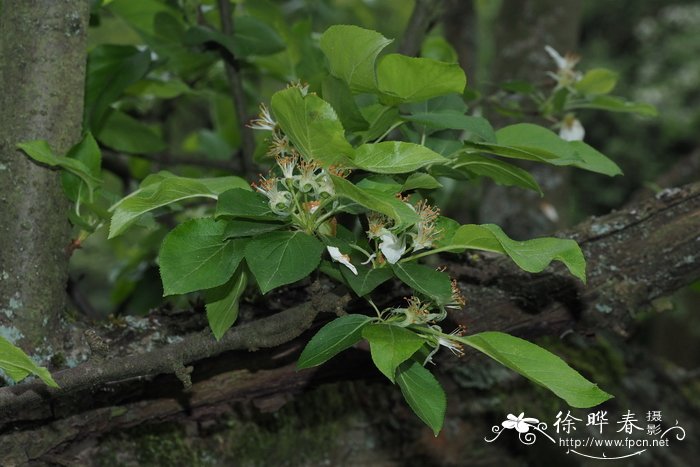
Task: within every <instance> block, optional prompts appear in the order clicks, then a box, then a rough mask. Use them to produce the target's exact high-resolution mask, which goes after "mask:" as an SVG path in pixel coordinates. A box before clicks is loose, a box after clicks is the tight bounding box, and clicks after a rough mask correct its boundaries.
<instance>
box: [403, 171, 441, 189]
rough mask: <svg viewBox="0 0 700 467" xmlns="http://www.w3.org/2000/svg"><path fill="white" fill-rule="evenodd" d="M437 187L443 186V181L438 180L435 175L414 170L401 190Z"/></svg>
mask: <svg viewBox="0 0 700 467" xmlns="http://www.w3.org/2000/svg"><path fill="white" fill-rule="evenodd" d="M437 188H442V183H440V182H438V181H437V180H436V179H435V177H433V176H432V175H428V174H427V173H424V172H414V173H412V174H411V175H409V176H408V178H407V179H406V181H405V182H404V183H403V186H402V187H401V190H400V191H410V190H419V189H425V190H435V189H437Z"/></svg>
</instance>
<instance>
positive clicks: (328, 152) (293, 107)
mask: <svg viewBox="0 0 700 467" xmlns="http://www.w3.org/2000/svg"><path fill="white" fill-rule="evenodd" d="M271 106H272V111H273V113H274V114H275V118H276V119H277V122H278V124H279V126H280V127H281V128H282V131H284V133H285V134H286V135H287V136H288V137H289V139H290V140H291V141H292V143H294V146H295V147H296V148H297V149H298V150H299V151H300V152H301V153H302V155H304V156H305V157H306V158H308V159H310V160H313V161H316V162H318V163H319V164H320V165H322V166H324V167H327V166H329V165H342V166H345V167H351V166H352V163H351V162H350V159H352V156H353V148H352V146H351V145H350V143H348V141H347V140H346V139H345V130H344V129H343V125H342V124H341V123H340V120H338V116H337V115H336V113H335V110H333V107H331V105H330V104H329V103H328V102H326V101H324V100H323V99H321V98H320V97H318V96H317V95H315V94H308V95H306V96H302V95H301V91H300V90H299V89H298V88H295V87H292V88H288V89H284V90H282V91H279V92H276V93H275V94H274V95H273V96H272V101H271Z"/></svg>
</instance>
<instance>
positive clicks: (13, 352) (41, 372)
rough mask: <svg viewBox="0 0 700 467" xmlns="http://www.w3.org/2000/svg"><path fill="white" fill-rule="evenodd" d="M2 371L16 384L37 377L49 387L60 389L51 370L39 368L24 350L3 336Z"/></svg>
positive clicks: (0, 350) (1, 338) (1, 350)
mask: <svg viewBox="0 0 700 467" xmlns="http://www.w3.org/2000/svg"><path fill="white" fill-rule="evenodd" d="M0 369H2V370H3V371H4V372H5V373H7V375H8V376H9V377H10V378H12V379H13V380H15V381H16V382H19V381H22V380H23V379H24V378H26V377H27V376H29V375H36V376H38V377H39V378H40V379H41V380H42V381H43V382H44V384H46V385H47V386H50V387H52V388H57V387H58V384H56V381H54V380H53V377H52V376H51V373H49V370H47V369H46V368H44V367H40V366H38V365H37V364H36V363H34V361H32V359H31V358H29V355H27V354H26V353H24V352H23V351H22V349H20V348H19V347H15V346H14V345H12V344H11V343H10V342H9V341H8V340H7V339H5V338H4V337H2V336H0Z"/></svg>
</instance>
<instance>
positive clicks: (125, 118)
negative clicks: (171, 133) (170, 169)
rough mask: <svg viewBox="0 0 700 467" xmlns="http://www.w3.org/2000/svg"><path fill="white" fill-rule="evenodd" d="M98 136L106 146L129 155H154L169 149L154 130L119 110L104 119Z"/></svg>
mask: <svg viewBox="0 0 700 467" xmlns="http://www.w3.org/2000/svg"><path fill="white" fill-rule="evenodd" d="M96 136H97V139H98V140H99V141H100V142H101V143H102V144H104V145H105V146H109V147H110V148H112V149H114V150H116V151H121V152H126V153H129V154H154V153H158V152H161V151H163V150H164V149H165V148H166V147H167V145H166V144H165V141H163V138H162V137H161V136H160V135H159V134H158V132H156V131H155V130H154V129H153V128H151V127H150V126H148V125H146V124H145V123H142V122H140V121H138V120H136V119H135V118H133V117H131V116H129V115H127V114H125V113H124V112H120V111H118V110H113V111H112V112H110V113H109V114H107V115H106V116H105V117H104V121H103V124H102V126H101V129H100V131H99V132H98V133H97V134H96Z"/></svg>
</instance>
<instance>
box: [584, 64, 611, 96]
mask: <svg viewBox="0 0 700 467" xmlns="http://www.w3.org/2000/svg"><path fill="white" fill-rule="evenodd" d="M615 84H617V73H615V72H614V71H612V70H608V69H605V68H593V69H592V70H588V71H587V72H586V74H585V75H583V77H582V78H581V79H580V80H579V81H578V82H576V84H575V85H574V87H575V88H576V90H577V91H578V92H581V93H583V94H607V93H609V92H610V91H612V90H613V89H614V88H615Z"/></svg>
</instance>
